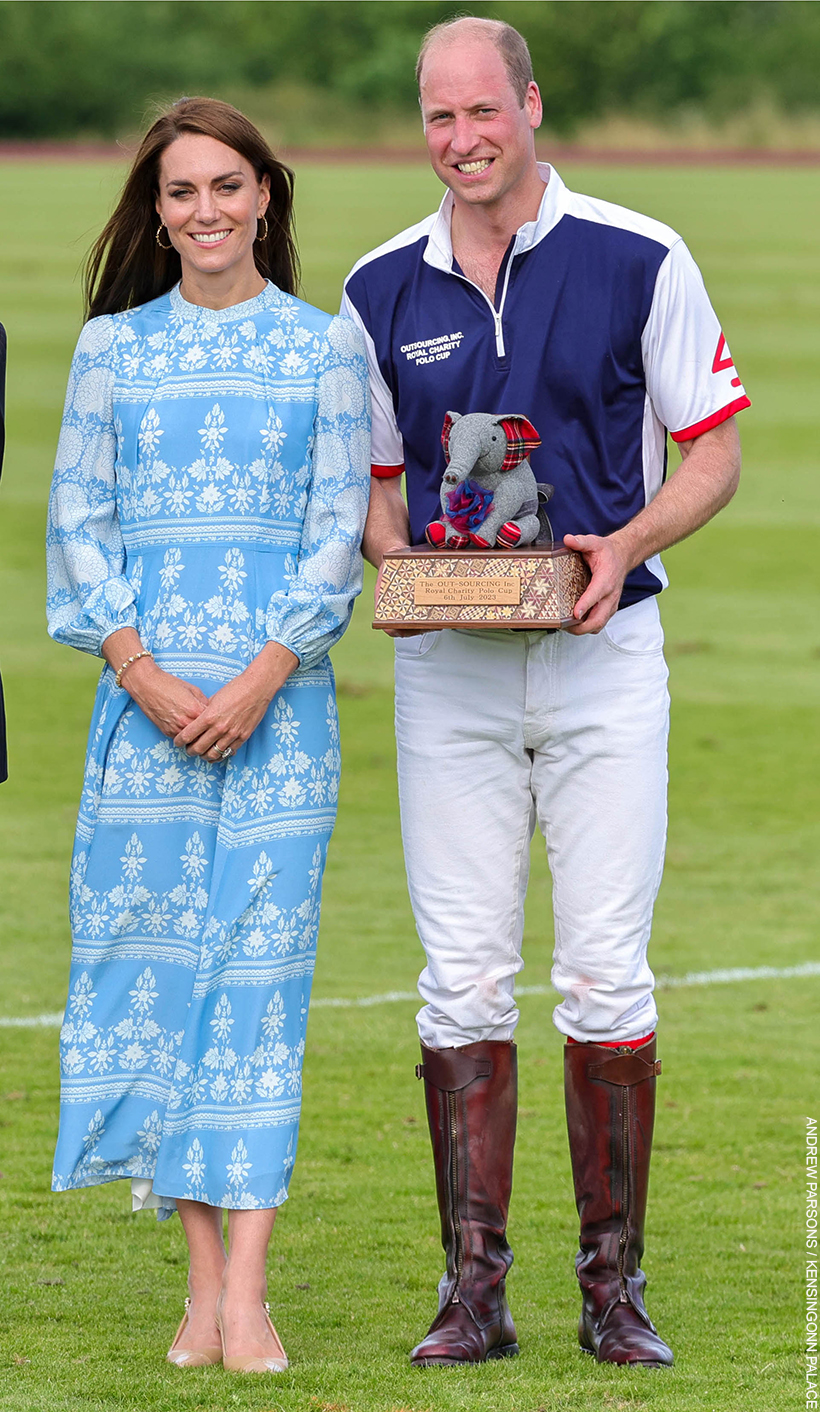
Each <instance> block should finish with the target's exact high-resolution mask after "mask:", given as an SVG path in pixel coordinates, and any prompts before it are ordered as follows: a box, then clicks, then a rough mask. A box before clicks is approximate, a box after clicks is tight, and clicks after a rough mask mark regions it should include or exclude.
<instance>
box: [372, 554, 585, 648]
mask: <svg viewBox="0 0 820 1412" xmlns="http://www.w3.org/2000/svg"><path fill="white" fill-rule="evenodd" d="M588 583H589V570H588V568H587V566H586V564H585V562H584V560H583V559H582V557H581V555H580V554H576V553H575V551H574V550H571V549H565V548H564V546H563V545H560V544H548V545H543V544H538V545H531V546H529V547H528V548H525V549H460V550H454V551H452V552H448V551H447V550H442V549H428V548H427V547H426V546H425V545H420V546H418V547H416V548H413V549H391V550H390V551H389V552H388V553H387V554H386V555H385V556H384V561H383V563H382V566H381V569H380V570H379V576H378V579H377V581H376V611H375V616H374V618H373V626H374V628H421V629H422V630H431V629H433V628H454V627H456V628H457V627H464V628H467V627H469V628H495V629H496V630H497V629H499V628H528V629H529V630H530V631H533V632H534V631H537V630H538V629H541V630H544V629H547V628H550V629H556V628H565V627H571V626H572V624H573V622H574V621H575V619H574V618H573V616H572V610H573V608H574V607H575V604H576V603H577V602H578V599H579V598H580V597H581V594H582V593H583V591H584V589H585V588H586V586H587V584H588Z"/></svg>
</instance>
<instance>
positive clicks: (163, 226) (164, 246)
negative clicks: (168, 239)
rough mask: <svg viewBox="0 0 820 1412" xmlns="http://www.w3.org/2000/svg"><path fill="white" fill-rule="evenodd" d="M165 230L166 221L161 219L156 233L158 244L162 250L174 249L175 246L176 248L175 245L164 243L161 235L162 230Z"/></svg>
mask: <svg viewBox="0 0 820 1412" xmlns="http://www.w3.org/2000/svg"><path fill="white" fill-rule="evenodd" d="M164 230H165V222H164V221H160V223H159V227H158V229H157V234H156V242H157V245H158V246H159V248H160V250H173V248H174V247H173V245H163V243H162V241H161V240H160V235H161V233H162V231H164Z"/></svg>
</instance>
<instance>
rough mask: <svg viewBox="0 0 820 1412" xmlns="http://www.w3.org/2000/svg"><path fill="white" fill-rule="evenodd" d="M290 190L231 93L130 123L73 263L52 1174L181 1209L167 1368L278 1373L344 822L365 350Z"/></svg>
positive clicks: (56, 517)
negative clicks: (275, 1272) (66, 948)
mask: <svg viewBox="0 0 820 1412" xmlns="http://www.w3.org/2000/svg"><path fill="white" fill-rule="evenodd" d="M292 188H293V179H292V174H291V173H290V172H289V171H288V169H287V168H286V167H283V166H282V164H281V163H279V162H278V161H277V160H276V159H275V158H274V156H273V154H272V153H271V151H270V149H269V148H268V146H267V144H266V143H265V141H264V139H263V138H262V137H261V136H260V134H259V133H258V132H257V131H256V129H255V128H254V127H253V126H252V125H251V124H250V123H249V122H248V121H247V119H245V118H244V117H243V116H242V115H241V114H240V113H238V112H237V111H236V110H235V109H233V108H231V107H229V106H228V105H227V104H224V103H218V102H215V101H213V100H210V99H205V98H193V99H183V100H181V101H180V102H179V103H177V104H175V105H174V106H173V108H171V109H170V111H169V112H168V113H166V114H165V115H164V116H163V117H161V118H160V119H159V120H158V121H157V122H156V123H155V124H154V125H153V127H152V128H151V129H150V131H149V132H148V133H147V135H146V137H145V139H144V140H143V143H142V146H141V147H140V150H139V152H138V154H137V157H136V160H135V162H134V165H133V167H132V169H131V172H130V174H129V176H128V179H127V181H126V183H125V187H124V189H123V193H122V196H121V198H120V202H119V205H118V206H117V209H116V211H115V212H114V214H113V216H112V217H111V219H110V221H109V222H108V224H107V226H106V228H105V230H104V231H103V233H102V235H101V236H100V238H99V240H98V241H97V243H96V245H95V247H94V249H93V251H92V255H91V259H90V261H89V269H88V279H87V302H88V313H89V315H90V322H88V323H87V324H86V325H85V327H84V329H83V331H82V334H81V336H80V341H79V344H78V347H77V352H76V354H75V358H74V362H73V364H72V369H71V376H70V380H69V389H68V397H67V403H66V410H65V416H64V420H63V429H62V434H61V437H60V445H59V449H58V455H57V467H56V470H55V475H54V484H53V489H52V496H51V506H50V516H49V531H48V549H49V631H50V633H51V635H52V636H53V637H54V638H56V639H57V641H58V642H64V643H68V644H69V645H70V646H72V647H77V648H79V649H80V650H82V651H86V652H92V653H97V654H99V655H102V656H103V657H104V658H105V660H106V663H107V666H106V667H105V668H104V670H103V673H102V677H101V679H100V684H99V688H98V691H97V698H96V703H95V708H94V713H93V718H92V723H91V732H90V739H89V748H88V757H87V762H86V771H85V783H84V789H83V795H82V800H81V805H80V814H79V821H78V826H77V837H76V844H75V852H74V860H73V869H72V931H73V942H74V945H73V954H72V973H71V979H70V993H69V1002H68V1008H67V1012H66V1022H65V1026H64V1029H63V1033H62V1041H61V1052H62V1074H63V1086H62V1106H61V1122H60V1135H59V1139H58V1144H57V1153H56V1158H55V1170H54V1181H53V1186H54V1189H55V1190H56V1191H65V1190H67V1189H69V1188H74V1187H83V1186H90V1185H93V1184H96V1183H98V1182H105V1181H111V1180H113V1179H115V1178H118V1177H130V1178H132V1179H133V1181H132V1187H133V1203H134V1209H139V1208H140V1207H141V1206H155V1207H157V1208H158V1209H159V1214H160V1216H163V1215H168V1214H170V1212H171V1210H172V1209H173V1207H174V1206H176V1208H177V1210H178V1211H179V1214H180V1217H181V1219H182V1224H183V1226H184V1229H185V1235H186V1237H187V1240H188V1246H189V1251H190V1272H189V1281H188V1286H189V1293H190V1298H189V1301H187V1302H186V1316H185V1318H184V1319H183V1322H182V1324H181V1325H180V1329H179V1331H178V1335H177V1338H176V1339H175V1341H174V1344H173V1346H172V1348H171V1350H170V1352H169V1354H168V1357H169V1359H170V1361H171V1362H173V1363H177V1364H179V1365H180V1366H184V1367H193V1366H199V1365H202V1364H204V1363H214V1362H218V1361H219V1360H220V1359H222V1361H223V1362H224V1364H225V1366H226V1367H227V1368H230V1369H232V1370H258V1371H263V1370H270V1371H275V1370H277V1369H280V1368H283V1367H286V1366H287V1360H286V1358H285V1355H284V1353H283V1350H282V1347H281V1344H280V1343H279V1340H278V1337H277V1335H276V1332H275V1330H274V1329H273V1325H272V1324H271V1323H270V1320H269V1318H268V1317H267V1314H266V1308H265V1306H264V1305H263V1303H262V1301H263V1299H264V1295H265V1255H266V1250H267V1244H268V1239H269V1236H270V1232H271V1229H272V1226H273V1221H274V1217H275V1214H276V1208H277V1206H279V1205H280V1204H281V1202H282V1201H284V1200H285V1198H286V1196H287V1187H288V1181H289V1178H290V1173H291V1169H292V1167H293V1160H294V1156H295V1152H296V1140H297V1132H298V1124H299V1109H300V1092H301V1067H302V1054H303V1051H304V1033H305V1025H306V1019H307V1008H308V1000H309V995H310V985H311V977H312V972H313V964H314V956H315V943H316V932H317V926H318V919H319V894H320V887H321V878H322V871H323V867H324V861H325V852H326V849H327V843H328V839H329V837H330V833H331V830H332V827H333V822H334V816H335V802H336V793H337V784H338V775H339V745H338V728H337V718H336V710H335V703H334V694H333V677H332V673H331V668H330V664H329V662H328V659H327V656H326V653H327V650H328V648H330V647H331V646H332V645H333V644H334V643H335V642H336V641H337V640H338V638H339V637H340V636H341V634H342V633H343V631H344V629H345V626H346V624H347V621H348V618H349V615H350V609H351V604H352V600H353V598H354V597H355V595H356V594H357V593H358V592H359V589H360V586H361V561H360V556H359V541H360V537H361V531H362V526H363V524H364V516H365V511H366V502H367V487H368V484H369V423H368V414H367V405H366V400H367V391H366V370H365V362H364V356H363V350H362V346H361V342H360V336H359V334H358V332H357V330H356V329H355V328H354V326H353V325H352V324H351V323H349V322H347V321H345V320H341V319H336V318H330V317H329V316H328V315H326V314H324V313H321V312H320V311H319V310H317V309H313V308H311V307H310V306H309V305H306V304H303V303H301V302H300V301H299V300H298V299H296V298H294V297H293V294H294V288H295V285H296V278H297V272H296V257H295V249H294V244H293V237H292V227H291V210H292ZM180 276H181V280H180ZM222 1208H225V1209H227V1210H228V1232H229V1253H228V1254H227V1255H226V1251H225V1247H224V1244H223V1222H222ZM220 1330H221V1337H220Z"/></svg>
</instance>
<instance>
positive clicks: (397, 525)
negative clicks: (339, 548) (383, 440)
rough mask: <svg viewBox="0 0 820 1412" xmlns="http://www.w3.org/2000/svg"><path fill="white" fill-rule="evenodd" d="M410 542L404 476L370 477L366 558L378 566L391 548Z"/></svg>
mask: <svg viewBox="0 0 820 1412" xmlns="http://www.w3.org/2000/svg"><path fill="white" fill-rule="evenodd" d="M409 543H410V517H409V515H408V513H407V506H406V505H405V503H404V499H403V498H402V494H401V480H400V477H398V476H395V477H392V476H391V477H390V479H384V480H383V479H381V478H380V477H379V476H373V477H372V478H371V481H370V506H369V508H368V511H367V522H366V524H365V527H364V536H363V538H362V553H363V554H364V557H365V559H367V560H369V562H370V563H371V564H373V565H375V567H376V568H377V569H378V568H379V566H380V565H381V562H382V559H383V558H384V555H385V553H386V552H387V550H388V549H398V548H400V547H402V546H404V545H406V544H409Z"/></svg>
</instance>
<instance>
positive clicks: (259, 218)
mask: <svg viewBox="0 0 820 1412" xmlns="http://www.w3.org/2000/svg"><path fill="white" fill-rule="evenodd" d="M260 221H261V222H262V224H263V226H264V227H265V229H264V230H263V231H262V234H261V235H260V234H259V222H260ZM256 222H257V230H256V239H257V240H267V238H268V223H267V221H266V220H265V217H264V216H257V218H256Z"/></svg>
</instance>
